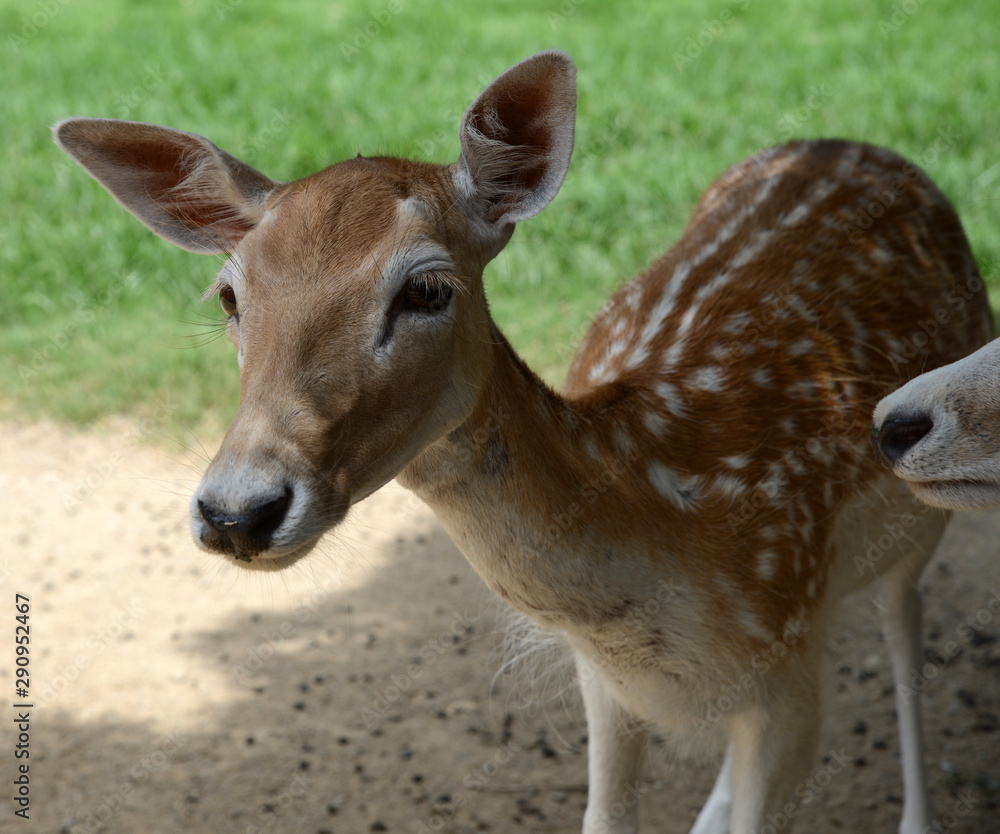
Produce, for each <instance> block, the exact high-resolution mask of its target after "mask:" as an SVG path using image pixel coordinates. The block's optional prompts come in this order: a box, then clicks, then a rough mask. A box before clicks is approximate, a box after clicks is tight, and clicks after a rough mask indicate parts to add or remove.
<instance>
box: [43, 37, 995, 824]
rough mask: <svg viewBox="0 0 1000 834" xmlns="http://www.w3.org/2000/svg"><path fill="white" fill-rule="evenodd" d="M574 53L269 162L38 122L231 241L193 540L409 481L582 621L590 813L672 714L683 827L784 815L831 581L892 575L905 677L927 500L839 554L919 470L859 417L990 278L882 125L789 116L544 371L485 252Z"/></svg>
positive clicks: (801, 766)
mask: <svg viewBox="0 0 1000 834" xmlns="http://www.w3.org/2000/svg"><path fill="white" fill-rule="evenodd" d="M575 75H576V70H575V67H574V65H573V63H572V61H571V60H570V59H569V58H568V57H567V56H566V55H564V54H562V53H560V52H555V51H547V52H542V53H539V54H537V55H535V56H533V57H530V58H528V59H526V60H525V61H523V62H521V63H519V64H517V65H515V66H513V67H512V68H510V69H508V70H507V71H506V72H504V73H503V74H502V75H500V76H499V77H498V78H497V79H496V80H495V81H493V82H492V83H491V84H490V85H489V86H488V87H487V88H486V89H485V90H484V91H483V92H482V93H481V94H480V96H479V97H478V98H477V99H476V100H475V101H474V102H473V103H472V104H471V105H470V107H469V108H468V110H467V111H466V112H465V115H464V117H463V119H462V122H461V127H460V142H461V154H460V156H459V159H458V160H457V162H455V163H453V164H451V165H435V164H427V163H423V162H414V161H409V160H404V159H396V158H390V157H374V158H368V157H362V156H358V157H357V158H355V159H350V160H348V161H345V162H341V163H338V164H336V165H334V166H332V167H329V168H326V169H325V170H323V171H320V172H319V173H316V174H313V175H312V176H309V177H306V178H305V179H302V180H298V181H296V182H290V183H280V182H275V181H272V180H270V179H268V178H267V177H265V176H264V175H263V174H261V173H258V172H257V171H255V170H253V169H252V168H250V167H249V166H247V165H245V164H244V163H242V162H240V161H239V160H237V159H235V158H234V157H232V156H230V155H229V154H227V153H225V152H224V151H222V150H220V149H219V148H217V147H216V146H215V145H213V144H212V143H210V142H209V141H207V140H206V139H203V138H201V137H199V136H196V135H193V134H190V133H184V132H180V131H177V130H171V129H167V128H163V127H158V126H154V125H147V124H138V123H130V122H121V121H113V120H103V119H82V118H77V119H69V120H67V121H64V122H61V123H60V124H58V125H57V126H56V127H55V137H56V141H57V142H58V144H59V145H60V147H62V148H63V150H65V151H66V152H67V153H69V154H70V155H71V156H72V157H73V158H74V159H76V160H77V161H78V162H79V163H80V164H81V165H82V166H83V167H84V168H86V169H87V170H88V171H89V172H90V174H92V175H93V176H94V177H95V178H96V179H97V180H98V181H100V182H101V183H102V184H103V185H104V186H105V187H106V188H107V189H108V190H109V191H110V192H111V193H112V194H113V195H114V196H115V198H116V199H117V200H118V201H119V202H121V203H122V205H124V207H125V208H127V209H128V210H129V211H131V212H132V213H133V214H135V215H136V217H138V218H139V219H140V220H141V221H142V222H143V223H145V224H146V225H147V226H148V227H149V228H150V229H152V230H153V231H154V232H156V233H157V234H159V235H161V236H162V237H164V238H166V239H167V240H169V241H172V242H173V243H175V244H177V245H179V246H181V247H183V248H185V249H189V250H191V251H194V252H203V253H215V254H225V255H228V256H229V257H228V260H226V262H225V265H224V266H223V267H222V270H221V272H220V273H219V275H218V279H217V280H216V282H215V284H214V285H213V286H212V288H211V290H210V294H217V295H218V297H219V299H220V301H221V304H222V307H223V309H224V310H225V312H226V314H227V315H228V325H227V332H228V335H229V338H230V339H231V340H232V342H233V344H234V345H235V346H236V348H237V351H238V357H239V368H240V385H241V399H240V406H239V410H238V412H237V414H236V416H235V418H234V419H233V422H232V424H231V425H230V427H229V430H228V432H227V433H226V435H225V438H224V440H223V442H222V446H221V448H220V450H219V452H218V454H217V455H216V456H215V458H214V460H213V461H212V462H211V464H210V466H209V467H208V469H207V471H206V473H205V475H204V478H203V480H202V481H201V484H200V485H199V486H198V488H197V491H196V492H195V494H194V496H193V498H192V502H191V529H192V532H193V534H194V538H195V540H196V541H197V542H198V543H199V544H200V545H201V546H202V547H203V548H205V549H207V550H209V551H211V552H213V553H216V554H218V556H219V558H221V559H223V560H225V561H227V562H229V563H230V564H232V565H233V566H235V567H239V568H242V569H245V570H250V571H276V570H282V569H285V568H288V567H289V566H291V565H293V564H295V563H296V562H298V561H299V560H300V559H303V558H305V557H306V556H307V555H308V554H309V553H310V551H311V550H312V549H313V547H314V546H315V545H316V542H317V541H318V540H319V539H320V537H321V536H322V535H323V534H324V533H325V532H326V531H328V530H330V529H331V528H333V527H334V526H336V525H337V524H339V523H340V522H341V521H343V519H344V517H345V516H346V515H347V513H348V512H349V510H350V508H351V507H352V506H353V505H354V504H356V503H357V502H358V501H361V500H362V499H363V498H365V497H366V496H368V495H370V494H371V493H372V492H374V491H375V490H377V489H378V488H379V487H381V486H382V485H383V484H385V483H386V482H388V481H389V480H390V479H391V478H394V477H395V478H397V479H398V481H399V483H401V484H402V485H403V486H405V487H407V488H408V489H410V490H412V491H413V492H414V493H416V494H417V495H418V496H419V497H420V498H421V499H423V500H424V501H425V502H426V503H427V504H429V505H430V506H431V507H432V508H433V509H434V511H435V512H436V514H437V515H438V517H439V518H440V520H441V522H442V523H443V525H444V527H445V528H446V529H447V531H448V532H449V534H450V535H451V537H452V538H453V539H454V541H455V542H456V544H457V545H458V547H459V548H460V549H461V550H462V552H463V553H464V554H465V556H466V557H467V558H468V560H469V562H470V563H471V564H472V566H473V567H474V568H475V570H476V571H477V572H478V573H479V575H480V576H481V577H482V578H483V580H484V581H485V582H486V584H487V585H488V586H489V587H490V588H491V589H492V590H493V591H494V592H496V594H498V595H499V596H500V597H501V598H502V599H503V600H505V601H506V602H507V603H508V604H509V605H511V606H512V607H513V608H515V609H517V610H518V611H520V612H523V613H524V614H526V615H528V616H529V617H530V618H532V619H534V620H535V621H537V622H538V623H540V624H542V625H543V626H545V627H548V628H551V629H555V630H558V631H559V632H561V633H562V634H563V635H564V636H565V638H566V640H567V641H568V643H569V644H570V645H571V647H572V650H573V651H574V652H575V655H576V658H577V668H578V671H579V675H578V677H579V682H580V686H581V690H582V695H583V701H584V707H585V710H586V716H587V724H588V737H589V751H588V753H589V768H588V769H589V781H590V788H589V797H588V802H587V809H586V813H585V814H584V818H583V830H584V831H585V832H588V834H597V832H618V833H619V834H621V832H634V831H637V830H638V812H637V810H636V808H635V807H634V805H635V802H634V797H635V795H636V792H635V787H636V783H637V780H639V779H640V778H641V767H642V761H643V754H644V749H645V745H646V741H647V733H648V732H649V731H650V729H651V728H656V727H666V728H674V729H678V730H684V729H687V730H689V731H691V732H692V733H694V734H706V737H707V735H710V734H714V733H716V732H717V733H718V734H719V735H720V736H721V737H722V738H724V739H726V741H725V742H724V743H725V744H726V745H727V746H726V753H725V759H724V762H723V765H722V769H721V772H720V774H719V777H718V780H717V782H716V784H715V787H714V789H713V790H712V792H711V794H710V796H709V797H708V800H707V802H706V804H705V806H704V808H703V809H702V811H701V813H700V815H699V816H698V818H697V820H696V821H695V824H694V829H693V830H694V831H695V832H696V834H710V832H725V831H729V832H734V834H736V832H738V833H739V834H749V832H757V831H760V830H761V829H762V827H763V826H765V825H767V824H773V823H769V822H768V821H769V820H773V819H776V818H778V817H780V818H781V819H784V820H789V821H790V818H792V817H796V816H798V813H797V812H798V810H800V809H799V806H798V805H797V804H796V803H799V802H801V797H800V796H797V795H796V792H795V786H796V785H797V784H799V783H800V782H801V780H802V779H803V777H804V776H806V775H807V774H809V772H810V770H811V767H812V765H813V761H814V756H815V755H816V746H817V732H818V727H819V722H820V714H821V713H820V704H819V695H818V680H819V675H820V671H821V669H820V667H821V658H822V648H823V644H824V639H825V637H826V636H827V623H828V619H829V616H830V612H831V610H832V609H833V608H834V606H835V604H836V603H837V601H838V600H840V599H841V598H843V597H844V596H845V595H847V594H849V593H851V592H852V591H855V590H857V589H859V588H862V587H864V586H866V585H867V584H869V583H870V582H872V581H874V580H875V579H878V580H879V581H880V583H881V589H882V595H883V604H882V609H883V611H884V624H885V631H886V637H887V641H888V645H889V650H890V653H891V658H892V668H893V673H894V675H895V678H896V680H897V681H905V680H906V679H907V678H908V675H909V671H910V670H911V669H912V668H915V667H917V666H918V665H919V664H921V662H922V660H921V641H920V602H919V597H918V595H917V590H916V582H917V578H918V576H919V574H920V571H921V569H922V568H923V566H924V564H925V563H926V562H927V560H928V559H929V558H930V556H931V553H932V551H933V549H934V546H935V544H936V542H937V541H938V539H939V538H940V536H941V534H942V531H943V530H944V527H945V523H946V520H947V519H946V515H945V514H943V513H939V512H937V511H932V512H930V513H928V514H923V515H921V516H920V517H919V521H918V522H917V523H916V524H915V525H914V526H912V527H910V528H909V529H908V533H909V535H908V537H907V538H905V540H902V541H899V542H896V543H894V544H893V546H892V547H891V548H890V549H889V551H887V552H885V553H883V554H882V555H881V558H880V559H879V560H878V563H877V565H876V566H875V568H874V569H873V570H871V571H864V572H859V570H858V569H856V567H855V562H854V561H852V557H853V556H854V555H856V554H858V553H861V552H863V551H864V545H865V542H866V537H867V536H868V535H869V533H872V532H876V531H879V532H880V531H881V525H883V524H885V523H894V520H897V519H898V518H900V517H901V515H902V514H904V513H905V512H906V511H907V510H908V509H910V502H911V499H910V496H909V493H908V492H907V490H906V488H905V487H904V486H903V485H902V484H901V482H899V481H897V480H896V479H895V478H892V477H891V475H890V474H889V473H887V472H885V471H884V470H883V469H882V467H880V465H879V463H878V461H877V460H876V459H875V456H874V455H873V454H872V452H871V448H870V447H869V443H868V431H869V426H870V415H871V413H872V409H873V408H874V406H875V404H876V403H877V402H878V400H879V398H880V397H881V396H882V395H884V394H885V393H886V392H887V391H889V390H891V389H893V388H895V387H896V386H897V385H898V384H899V383H900V382H901V381H902V380H903V378H904V377H906V376H907V375H911V369H914V368H920V369H924V368H933V367H936V366H939V365H944V364H946V363H948V362H951V361H953V360H955V359H957V358H958V357H960V356H963V355H964V354H966V353H968V352H969V351H970V350H972V349H974V348H976V347H977V346H978V345H980V344H981V343H982V342H983V341H984V340H985V339H986V338H987V335H988V329H989V328H988V316H987V305H986V299H985V296H984V295H983V293H982V292H981V291H980V292H978V293H976V294H975V295H974V296H973V297H971V298H970V299H969V300H968V303H967V304H965V305H964V306H963V307H962V309H960V310H957V311H956V312H955V313H954V315H953V316H952V317H951V320H950V321H949V322H948V323H947V324H945V325H942V326H941V327H940V329H939V331H938V332H937V333H936V334H935V336H934V337H933V338H931V339H929V340H928V341H927V342H926V344H925V345H924V347H923V348H922V349H921V350H920V351H918V354H917V355H915V356H914V357H913V358H907V356H906V355H905V353H906V352H905V350H904V348H905V347H906V345H907V344H909V343H908V342H907V339H909V337H910V335H911V333H912V331H913V329H914V322H916V321H919V320H922V319H925V318H927V317H928V316H933V314H934V309H935V307H936V306H937V305H938V304H940V303H941V302H940V299H942V298H943V297H944V296H945V295H946V294H947V293H948V292H949V291H951V290H953V289H955V288H957V287H959V286H963V285H965V284H967V283H968V282H969V281H970V280H971V279H972V278H974V277H977V275H978V274H977V271H976V265H975V263H974V261H973V258H972V255H971V253H970V251H969V246H968V243H967V241H966V238H965V235H964V233H963V231H962V227H961V225H960V223H959V220H958V217H957V216H956V214H955V212H954V211H953V209H952V208H951V207H950V205H949V204H948V201H947V200H946V199H945V198H944V196H942V194H941V192H940V191H938V189H937V188H936V187H935V186H934V185H933V184H932V183H931V182H930V180H929V179H928V178H927V177H926V176H925V175H924V174H923V173H922V172H921V171H919V170H918V169H917V168H916V167H914V166H912V165H910V164H908V163H907V162H905V161H904V160H903V159H901V158H900V157H898V156H896V155H895V154H893V153H891V152H889V151H887V150H883V149H880V148H876V147H871V146H868V145H863V144H857V143H853V142H846V141H802V142H792V143H790V144H787V145H783V146H781V147H775V148H770V149H768V150H765V151H763V152H761V153H759V154H757V155H756V156H754V157H752V158H750V159H749V160H747V161H745V162H743V163H741V164H739V165H737V166H736V167H735V168H733V169H731V170H730V171H729V172H727V173H726V174H724V175H723V176H722V177H721V178H720V179H719V180H717V181H716V182H715V183H714V184H713V185H712V186H711V187H710V188H709V189H708V191H707V192H706V193H705V194H704V196H703V197H702V198H701V200H700V201H699V203H698V204H697V206H696V207H695V209H694V214H693V216H692V218H691V220H690V222H689V223H688V225H687V228H686V229H685V230H684V233H683V235H682V237H681V239H680V240H679V241H678V242H677V243H676V244H675V245H674V246H673V247H672V248H671V249H670V250H669V251H668V252H667V253H666V254H665V255H663V256H662V257H661V258H660V259H659V260H657V261H655V262H654V263H653V264H652V266H650V267H649V268H648V269H646V270H645V271H644V272H642V273H641V274H640V275H639V276H638V277H637V278H636V279H635V280H633V281H632V282H631V283H629V284H627V285H625V286H624V287H623V288H621V289H620V290H619V291H618V292H616V293H615V294H614V295H613V296H612V297H611V299H610V300H609V301H608V302H607V304H606V305H605V306H604V308H603V309H602V310H601V311H600V312H599V313H598V314H597V317H596V319H595V320H594V322H593V324H592V325H591V327H590V330H589V332H588V333H587V335H586V337H585V339H584V341H583V343H582V345H581V346H580V348H579V350H578V352H577V354H576V358H575V359H574V361H573V363H572V367H571V369H570V371H569V375H568V377H567V379H566V382H565V385H564V387H563V389H562V392H561V393H555V392H554V391H552V390H551V389H550V388H549V387H548V386H546V385H545V384H544V383H543V382H542V381H541V380H540V379H539V378H538V377H537V376H536V375H535V374H534V373H532V371H531V370H530V369H529V368H528V367H527V366H526V365H525V363H524V362H523V361H521V359H520V358H519V357H518V355H517V353H515V351H514V349H513V348H512V347H511V345H510V344H509V343H508V342H507V340H506V339H505V338H504V337H503V335H502V334H501V332H500V330H499V328H498V327H497V325H496V324H495V323H494V322H493V320H492V318H491V317H490V312H489V307H488V305H487V300H486V296H485V291H484V285H483V269H484V267H485V266H486V264H487V263H488V262H489V261H491V260H492V259H493V258H495V257H496V256H497V255H498V254H499V253H500V251H501V250H502V249H503V248H504V246H505V245H506V244H507V243H508V242H509V241H510V239H511V235H512V234H513V233H514V226H515V224H516V223H518V222H520V221H522V220H527V219H529V218H530V217H533V216H534V215H536V214H538V213H539V212H540V211H541V210H542V209H543V208H544V207H545V206H546V205H548V204H549V202H551V201H552V199H553V198H554V197H555V196H556V193H557V192H558V190H559V188H560V186H561V184H562V182H563V179H564V177H565V175H566V172H567V169H568V166H569V162H570V155H571V152H572V148H573V136H574V125H575V118H576V81H575ZM876 206H877V207H878V208H879V210H878V211H877V212H875V211H874V210H873V211H872V212H871V213H872V214H873V215H874V217H869V220H868V222H866V223H861V222H860V221H859V217H862V214H861V213H862V212H869V207H876ZM620 222H622V223H627V222H629V221H628V218H627V217H622V218H620ZM862 226H864V227H865V228H862ZM762 657H767V658H769V660H768V661H767V662H766V663H762V662H761V660H760V659H761V658H762ZM742 682H747V683H746V685H744V684H743V683H742ZM734 684H737V685H738V686H739V687H740V688H741V689H742V697H741V698H739V699H735V700H734V701H733V700H732V699H731V701H732V703H731V705H730V706H729V707H725V703H726V702H724V701H723V699H722V695H723V694H724V693H726V692H732V691H733V686H734ZM720 705H722V706H721V708H720ZM713 707H714V711H713V709H712V708H713ZM898 709H899V722H900V730H901V747H902V759H903V771H904V781H905V794H906V799H905V804H904V808H903V816H902V823H901V827H900V830H901V831H903V832H907V834H915V832H919V831H922V830H923V829H924V826H926V825H927V824H928V821H929V818H930V817H929V811H928V795H927V785H926V782H925V776H924V768H923V748H922V740H921V730H920V718H919V712H918V707H917V704H916V703H915V701H914V700H913V699H912V698H905V697H900V698H899V699H898Z"/></svg>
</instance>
